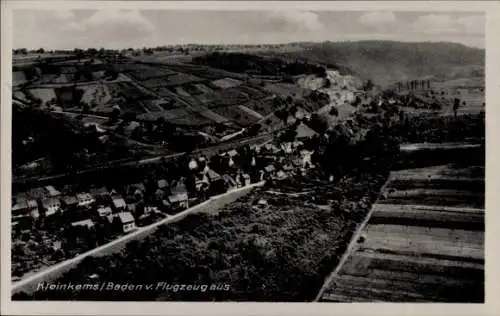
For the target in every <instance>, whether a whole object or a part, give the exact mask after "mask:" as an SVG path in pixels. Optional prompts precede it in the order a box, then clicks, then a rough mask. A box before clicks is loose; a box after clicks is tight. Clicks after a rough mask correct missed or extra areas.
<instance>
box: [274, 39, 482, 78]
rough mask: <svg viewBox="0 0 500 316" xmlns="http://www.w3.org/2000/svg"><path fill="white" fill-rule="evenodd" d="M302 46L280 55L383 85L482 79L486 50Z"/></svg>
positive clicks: (377, 44) (380, 44) (383, 44)
mask: <svg viewBox="0 0 500 316" xmlns="http://www.w3.org/2000/svg"><path fill="white" fill-rule="evenodd" d="M302 47H303V50H302V51H300V52H289V53H283V55H284V56H287V57H291V58H297V59H307V60H308V61H310V62H317V63H322V64H334V65H337V66H339V67H342V68H344V67H345V68H348V69H350V70H351V71H352V72H353V73H354V74H357V75H359V76H361V77H363V78H365V79H371V80H373V81H374V82H375V83H376V84H379V85H383V86H385V85H387V84H389V83H392V82H395V81H399V80H407V79H415V78H422V77H427V78H428V79H431V78H432V79H436V80H449V79H457V78H463V77H484V63H485V61H484V58H485V57H484V56H485V51H484V50H482V49H477V48H471V47H467V46H464V45H461V44H455V43H444V42H443V43H429V42H426V43H403V42H394V41H358V42H335V43H334V42H324V43H307V44H302ZM272 55H276V54H275V53H273V54H272ZM450 69H452V70H453V71H450Z"/></svg>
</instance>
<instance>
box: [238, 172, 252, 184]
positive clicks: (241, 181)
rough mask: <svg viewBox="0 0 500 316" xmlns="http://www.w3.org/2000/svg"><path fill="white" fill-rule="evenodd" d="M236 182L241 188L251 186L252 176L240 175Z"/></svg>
mask: <svg viewBox="0 0 500 316" xmlns="http://www.w3.org/2000/svg"><path fill="white" fill-rule="evenodd" d="M236 182H237V183H238V186H239V187H244V186H246V185H249V184H250V182H251V179H250V175H249V174H248V173H240V174H239V175H237V176H236Z"/></svg>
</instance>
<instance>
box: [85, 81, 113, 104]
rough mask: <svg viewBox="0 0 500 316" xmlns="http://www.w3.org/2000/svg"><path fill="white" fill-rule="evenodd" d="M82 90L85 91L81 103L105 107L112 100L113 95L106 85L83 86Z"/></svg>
mask: <svg viewBox="0 0 500 316" xmlns="http://www.w3.org/2000/svg"><path fill="white" fill-rule="evenodd" d="M80 89H81V90H83V91H84V92H83V94H82V97H81V101H82V102H84V103H86V104H95V105H104V104H107V103H108V102H110V101H111V100H112V95H111V93H110V91H109V89H108V87H107V86H106V85H103V84H96V85H89V86H81V87H80Z"/></svg>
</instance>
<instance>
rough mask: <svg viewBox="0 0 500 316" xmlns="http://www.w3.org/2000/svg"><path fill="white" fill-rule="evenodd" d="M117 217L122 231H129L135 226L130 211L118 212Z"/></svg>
mask: <svg viewBox="0 0 500 316" xmlns="http://www.w3.org/2000/svg"><path fill="white" fill-rule="evenodd" d="M117 218H118V221H119V223H120V225H121V229H122V231H123V232H124V233H129V232H131V231H133V230H135V229H136V228H137V227H136V226H135V219H134V216H132V214H131V213H130V212H122V213H118V215H117Z"/></svg>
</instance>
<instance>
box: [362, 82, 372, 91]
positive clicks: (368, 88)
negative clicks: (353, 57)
mask: <svg viewBox="0 0 500 316" xmlns="http://www.w3.org/2000/svg"><path fill="white" fill-rule="evenodd" d="M374 86H375V85H374V84H373V81H371V79H368V80H366V81H365V83H364V86H363V90H365V91H371V90H372V89H373V87H374Z"/></svg>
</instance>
